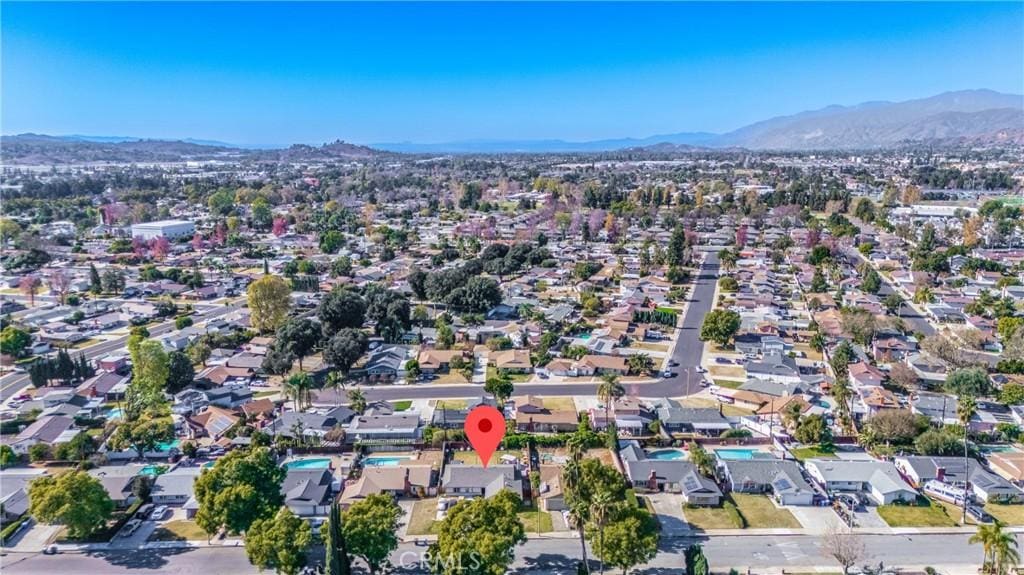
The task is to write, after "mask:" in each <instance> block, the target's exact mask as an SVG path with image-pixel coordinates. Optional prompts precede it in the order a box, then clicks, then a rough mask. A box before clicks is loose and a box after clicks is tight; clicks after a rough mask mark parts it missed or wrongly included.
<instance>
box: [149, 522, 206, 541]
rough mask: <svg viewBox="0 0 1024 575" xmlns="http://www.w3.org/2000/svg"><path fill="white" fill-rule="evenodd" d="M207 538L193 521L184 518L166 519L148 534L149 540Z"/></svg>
mask: <svg viewBox="0 0 1024 575" xmlns="http://www.w3.org/2000/svg"><path fill="white" fill-rule="evenodd" d="M208 538H209V536H208V535H207V534H206V532H205V531H203V530H202V528H200V527H199V526H198V525H196V522H195V521H188V520H185V519H178V520H175V521H168V522H167V523H164V524H163V525H161V526H160V527H157V528H156V529H154V530H153V533H152V534H151V535H150V536H149V540H150V541H201V540H204V539H208Z"/></svg>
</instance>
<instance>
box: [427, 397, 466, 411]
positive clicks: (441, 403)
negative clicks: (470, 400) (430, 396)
mask: <svg viewBox="0 0 1024 575" xmlns="http://www.w3.org/2000/svg"><path fill="white" fill-rule="evenodd" d="M466 405H467V404H466V400H465V399H439V400H437V403H436V404H435V405H434V407H435V409H466Z"/></svg>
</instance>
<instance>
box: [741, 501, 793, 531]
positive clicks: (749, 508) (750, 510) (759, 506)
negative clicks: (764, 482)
mask: <svg viewBox="0 0 1024 575" xmlns="http://www.w3.org/2000/svg"><path fill="white" fill-rule="evenodd" d="M731 497H732V500H733V501H734V502H735V503H736V507H737V508H738V509H739V512H740V515H742V516H743V519H744V521H745V522H746V525H747V527H750V528H752V529H773V528H774V529H799V528H801V527H803V525H801V524H800V522H799V521H797V519H796V517H793V514H792V513H790V512H789V511H788V510H786V509H781V508H779V507H776V506H775V504H774V503H772V500H771V499H769V498H768V496H767V495H751V494H749V493H733V494H732V495H731Z"/></svg>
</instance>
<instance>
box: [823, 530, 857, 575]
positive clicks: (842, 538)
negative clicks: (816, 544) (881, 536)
mask: <svg viewBox="0 0 1024 575" xmlns="http://www.w3.org/2000/svg"><path fill="white" fill-rule="evenodd" d="M821 549H822V551H824V552H825V553H827V554H828V555H829V556H830V557H832V558H833V559H835V560H836V562H837V563H839V565H840V567H842V568H843V575H847V574H848V573H849V572H850V567H853V566H854V565H856V564H857V562H859V561H861V560H862V559H864V558H865V557H866V553H867V548H866V547H865V546H864V541H863V540H861V538H860V537H858V536H857V535H856V534H854V532H853V530H852V529H848V530H844V529H841V528H839V527H837V526H836V525H835V524H834V523H833V524H830V525H829V527H828V528H826V529H825V536H824V537H823V538H822V546H821Z"/></svg>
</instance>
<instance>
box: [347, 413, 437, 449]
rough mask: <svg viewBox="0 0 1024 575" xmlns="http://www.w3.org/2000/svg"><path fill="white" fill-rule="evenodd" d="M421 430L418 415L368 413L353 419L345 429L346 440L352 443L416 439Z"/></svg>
mask: <svg viewBox="0 0 1024 575" xmlns="http://www.w3.org/2000/svg"><path fill="white" fill-rule="evenodd" d="M419 428H420V416H419V414H418V413H393V414H388V415H378V414H369V413H367V414H364V415H360V416H358V417H354V418H352V420H351V421H350V422H349V424H348V427H347V428H346V429H345V440H346V441H348V442H350V443H351V442H356V441H364V440H368V439H416V438H418V437H419V433H420V432H419Z"/></svg>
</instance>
